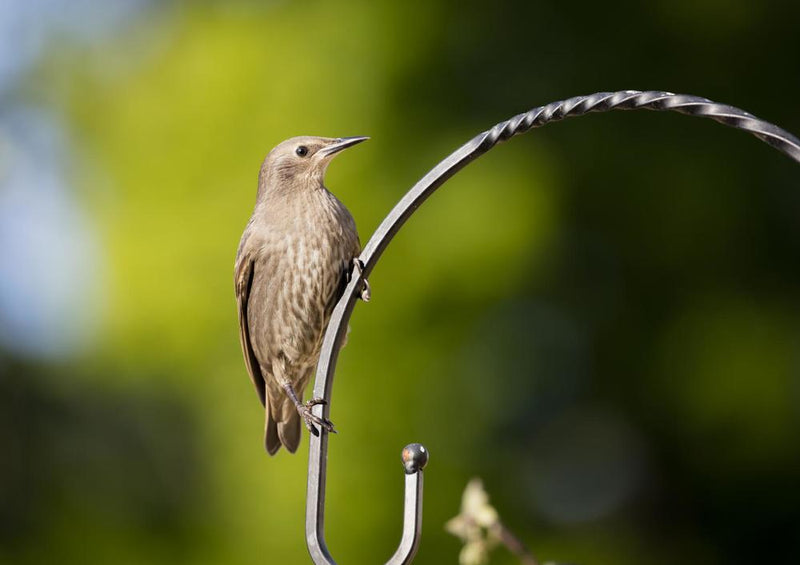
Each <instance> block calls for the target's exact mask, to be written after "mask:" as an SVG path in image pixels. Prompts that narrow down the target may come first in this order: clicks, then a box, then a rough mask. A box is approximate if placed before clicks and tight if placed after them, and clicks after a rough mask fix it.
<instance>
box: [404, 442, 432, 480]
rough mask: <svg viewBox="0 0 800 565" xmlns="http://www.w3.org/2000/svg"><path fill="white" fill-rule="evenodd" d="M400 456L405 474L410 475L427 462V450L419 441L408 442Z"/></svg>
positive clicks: (419, 469)
mask: <svg viewBox="0 0 800 565" xmlns="http://www.w3.org/2000/svg"><path fill="white" fill-rule="evenodd" d="M402 458H403V467H405V469H406V474H407V475H411V474H413V473H416V472H417V471H421V470H422V469H423V468H424V467H425V465H427V464H428V450H427V449H426V448H425V446H424V445H422V444H421V443H409V444H408V445H407V446H405V447H404V448H403V454H402Z"/></svg>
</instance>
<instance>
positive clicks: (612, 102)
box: [306, 90, 800, 565]
mask: <svg viewBox="0 0 800 565" xmlns="http://www.w3.org/2000/svg"><path fill="white" fill-rule="evenodd" d="M636 109H645V110H657V111H668V110H669V111H675V112H679V113H682V114H687V115H690V116H701V117H706V118H711V119H712V120H715V121H717V122H720V123H722V124H725V125H727V126H730V127H733V128H737V129H742V130H745V131H748V132H750V133H751V134H753V135H755V136H756V137H757V138H759V139H761V140H762V141H764V142H765V143H767V144H769V145H770V146H772V147H774V148H775V149H777V150H779V151H781V152H783V153H785V154H786V155H788V156H789V157H790V158H792V159H794V160H795V161H797V162H798V163H800V139H798V138H797V137H795V136H793V135H792V134H790V133H788V132H787V131H785V130H783V129H781V128H779V127H777V126H775V125H773V124H771V123H769V122H765V121H763V120H760V119H758V118H756V117H755V116H753V115H751V114H749V113H747V112H745V111H743V110H740V109H739V108H735V107H733V106H727V105H724V104H717V103H716V102H712V101H711V100H708V99H706V98H700V97H698V96H690V95H684V94H673V93H671V92H662V91H646V92H641V91H637V90H623V91H619V92H599V93H596V94H591V95H589V96H577V97H574V98H569V99H567V100H562V101H560V102H553V103H551V104H547V105H545V106H539V107H537V108H534V109H533V110H530V111H529V112H526V113H524V114H518V115H516V116H514V117H513V118H511V119H509V120H506V121H504V122H500V123H498V124H497V125H495V126H494V127H493V128H491V129H489V130H487V131H485V132H483V133H480V134H478V135H477V136H475V137H474V138H472V139H471V140H469V141H468V142H467V143H465V144H464V145H462V146H461V147H459V148H458V149H456V150H455V151H454V152H453V153H452V154H450V155H449V156H448V157H447V158H445V159H444V160H443V161H441V162H440V163H439V164H438V165H436V166H435V167H434V168H433V169H431V171H430V172H428V174H426V175H425V176H424V177H423V178H422V179H421V180H420V181H419V182H417V184H415V185H414V186H413V187H412V188H411V190H409V191H408V192H407V193H406V195H405V196H403V198H402V199H401V200H400V202H398V203H397V204H396V205H395V207H394V208H393V209H392V211H391V212H389V215H387V216H386V218H385V219H384V220H383V222H381V225H380V226H378V229H376V230H375V233H374V234H373V235H372V237H371V238H370V240H369V242H367V245H366V246H365V247H364V250H363V251H362V253H361V257H360V259H361V261H362V262H363V264H364V269H363V272H362V273H361V275H357V274H354V276H353V277H352V279H351V280H350V283H349V284H348V285H347V287H346V289H345V291H344V293H343V294H342V297H341V299H340V300H339V303H338V304H337V305H336V308H335V309H334V311H333V315H332V316H331V320H330V323H329V324H328V329H327V332H326V333H325V339H324V341H323V344H322V352H321V354H320V360H319V364H318V365H317V375H316V381H315V384H314V397H315V398H325V399H326V400H327V401H328V404H327V405H318V406H315V407H314V410H315V413H316V415H317V416H324V417H326V418H327V417H328V415H329V412H330V400H331V389H332V387H333V375H334V371H335V369H336V361H337V360H338V356H339V347H340V344H341V342H342V339H343V338H344V334H345V332H346V330H347V322H348V321H349V319H350V315H351V313H352V311H353V307H354V306H355V302H356V299H357V297H358V294H359V290H360V288H361V280H362V277H366V276H368V275H369V273H370V272H372V269H373V268H374V267H375V264H376V263H377V261H378V259H379V258H380V256H381V254H382V253H383V251H384V250H385V249H386V247H387V246H388V245H389V242H391V240H392V238H393V237H394V236H395V234H396V233H397V232H398V231H399V230H400V228H401V227H402V226H403V224H404V223H405V222H406V220H408V218H410V217H411V215H412V214H413V213H414V211H416V209H417V208H419V206H420V205H421V204H422V203H423V202H424V201H425V199H427V198H428V197H429V196H430V195H431V194H433V192H434V191H435V190H436V189H437V188H439V187H440V186H441V185H442V184H444V183H445V181H447V180H448V179H449V178H450V177H452V176H453V175H454V174H456V173H457V172H458V171H460V170H461V169H463V168H464V167H465V166H466V165H468V164H469V163H470V162H472V161H474V160H475V159H477V158H478V157H480V156H481V155H483V154H484V153H486V152H487V151H489V150H490V149H491V148H492V147H494V146H495V145H497V143H499V142H501V141H505V140H507V139H510V138H511V137H513V136H515V135H518V134H521V133H525V132H527V131H528V130H530V129H532V128H536V127H541V126H543V125H545V124H547V123H550V122H553V121H558V120H562V119H564V118H568V117H572V116H582V115H584V114H587V113H590V112H608V111H610V110H636ZM415 446H417V447H415ZM415 449H417V450H421V452H420V451H414V450H415ZM403 454H404V455H403V459H404V463H406V464H407V466H406V473H407V474H406V487H405V514H404V519H403V536H402V539H401V542H400V546H399V547H398V548H397V551H396V552H395V553H394V555H393V556H392V557H391V559H390V560H389V561H388V562H387V565H401V564H406V563H410V562H411V560H412V559H413V558H414V554H415V553H416V551H417V547H418V545H419V533H420V528H421V524H422V467H423V466H424V465H425V462H426V461H427V451H425V449H424V448H423V447H422V446H420V445H419V444H412V445H410V446H408V447H407V448H406V449H404V450H403ZM422 455H424V460H423V458H422ZM327 460H328V433H327V432H326V431H324V430H322V431H321V432H320V435H319V436H317V437H315V436H313V435H312V436H311V441H310V448H309V460H308V493H307V502H306V542H307V544H308V550H309V552H310V553H311V558H312V559H313V560H314V563H316V564H317V565H335V561H334V560H333V558H332V557H331V555H330V552H329V551H328V548H327V546H326V544H325V537H324V517H325V475H326V466H327V465H326V464H327ZM409 461H410V464H409Z"/></svg>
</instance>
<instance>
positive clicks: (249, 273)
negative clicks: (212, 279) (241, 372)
mask: <svg viewBox="0 0 800 565" xmlns="http://www.w3.org/2000/svg"><path fill="white" fill-rule="evenodd" d="M254 274H255V261H254V259H253V257H252V256H251V255H250V254H249V253H241V254H240V255H239V256H238V257H237V258H236V268H235V271H234V283H235V285H236V301H237V302H238V305H239V341H240V343H241V344H242V353H244V362H245V365H247V372H248V373H249V374H250V380H251V381H253V385H254V386H255V387H256V392H257V393H258V398H259V400H261V404H262V405H264V406H266V396H267V393H266V390H265V383H264V377H263V376H262V375H261V366H260V365H259V363H258V359H257V358H256V355H255V352H254V351H253V345H252V343H251V342H250V328H249V327H248V325H247V302H248V300H249V298H250V288H251V287H252V285H253V275H254Z"/></svg>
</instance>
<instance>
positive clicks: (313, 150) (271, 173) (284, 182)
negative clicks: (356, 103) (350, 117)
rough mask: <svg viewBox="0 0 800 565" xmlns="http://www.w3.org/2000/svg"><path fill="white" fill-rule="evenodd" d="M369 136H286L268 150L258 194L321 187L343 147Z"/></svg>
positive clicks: (345, 147) (262, 168) (260, 176)
mask: <svg viewBox="0 0 800 565" xmlns="http://www.w3.org/2000/svg"><path fill="white" fill-rule="evenodd" d="M367 139H369V138H368V137H336V138H334V137H312V136H300V137H293V138H291V139H287V140H286V141H284V142H282V143H280V144H278V145H277V146H276V147H275V148H274V149H273V150H272V151H270V152H269V155H267V157H266V159H264V163H263V164H262V165H261V173H260V175H259V186H258V195H259V198H260V197H261V196H262V194H265V193H268V192H273V193H275V192H278V193H282V192H284V191H288V192H293V191H298V190H305V189H309V188H319V187H321V186H322V180H323V177H324V175H325V169H327V168H328V164H329V163H330V162H331V160H332V159H333V157H334V156H335V155H337V154H338V153H339V152H340V151H342V150H343V149H347V148H348V147H352V146H353V145H355V144H356V143H361V142H362V141H366V140H367Z"/></svg>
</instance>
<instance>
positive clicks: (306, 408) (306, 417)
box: [297, 398, 336, 437]
mask: <svg viewBox="0 0 800 565" xmlns="http://www.w3.org/2000/svg"><path fill="white" fill-rule="evenodd" d="M326 404H328V401H327V400H325V399H324V398H312V399H310V400H307V401H306V402H305V403H304V404H301V405H300V406H298V407H297V411H298V412H299V413H300V416H301V417H302V418H303V421H304V422H305V424H306V428H307V429H308V431H309V432H310V433H312V434H314V435H315V436H317V437H319V430H318V429H317V428H316V426H319V427H320V428H324V429H325V431H327V432H328V433H331V434H335V433H336V430H335V429H334V428H333V422H331V421H330V420H328V419H327V418H320V417H319V416H317V415H315V414H313V413H312V412H311V409H312V408H314V406H317V405H319V406H325V405H326ZM315 424H316V426H315Z"/></svg>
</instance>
